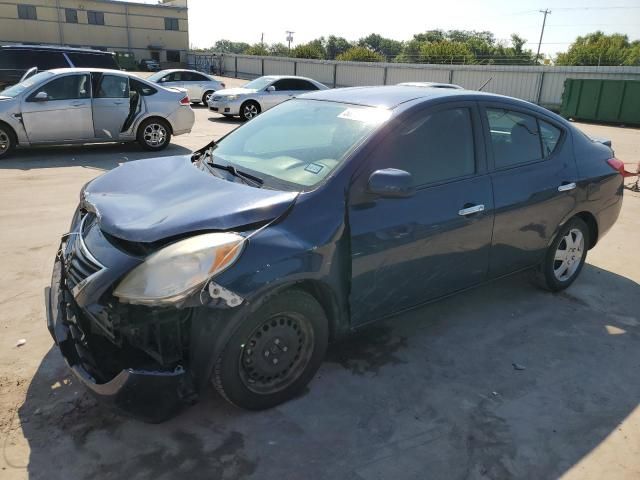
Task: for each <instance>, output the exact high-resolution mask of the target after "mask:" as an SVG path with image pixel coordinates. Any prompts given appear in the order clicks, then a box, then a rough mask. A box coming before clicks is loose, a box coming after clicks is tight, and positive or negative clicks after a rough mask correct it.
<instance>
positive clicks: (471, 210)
mask: <svg viewBox="0 0 640 480" xmlns="http://www.w3.org/2000/svg"><path fill="white" fill-rule="evenodd" d="M483 210H484V205H472V206H471V207H466V208H463V209H462V210H458V215H460V216H461V217H466V216H467V215H471V214H473V213H478V212H482V211H483Z"/></svg>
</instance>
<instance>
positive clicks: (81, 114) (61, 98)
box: [22, 73, 93, 143]
mask: <svg viewBox="0 0 640 480" xmlns="http://www.w3.org/2000/svg"><path fill="white" fill-rule="evenodd" d="M36 97H37V98H36ZM22 120H23V122H24V127H25V130H26V132H27V137H28V138H29V142H30V143H44V142H56V143H64V142H65V141H78V140H88V139H91V138H93V122H92V114H91V81H90V76H89V74H86V73H82V74H70V75H63V76H58V77H56V78H55V79H53V80H51V81H50V82H48V83H46V84H44V85H42V86H41V87H39V88H37V89H35V90H34V91H33V92H32V93H31V94H29V95H28V96H27V97H26V98H25V99H24V100H23V102H22Z"/></svg>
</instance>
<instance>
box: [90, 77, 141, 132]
mask: <svg viewBox="0 0 640 480" xmlns="http://www.w3.org/2000/svg"><path fill="white" fill-rule="evenodd" d="M94 85H95V89H94V92H95V93H94V95H93V128H94V131H95V136H96V138H102V139H114V140H117V139H119V138H120V132H121V131H122V129H123V126H124V124H125V122H126V120H127V117H128V116H129V109H130V104H129V103H130V102H129V77H127V76H124V75H115V74H110V73H109V74H99V75H96V76H95V78H94ZM134 107H135V105H134Z"/></svg>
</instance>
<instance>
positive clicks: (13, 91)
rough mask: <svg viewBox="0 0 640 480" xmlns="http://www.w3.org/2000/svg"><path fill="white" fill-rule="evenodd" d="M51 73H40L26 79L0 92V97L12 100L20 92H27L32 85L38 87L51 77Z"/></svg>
mask: <svg viewBox="0 0 640 480" xmlns="http://www.w3.org/2000/svg"><path fill="white" fill-rule="evenodd" d="M53 75H54V74H53V73H51V72H40V73H36V74H35V75H34V76H33V77H29V78H27V79H26V80H25V81H23V82H20V83H18V84H16V85H13V86H11V87H9V88H7V89H5V90H3V91H2V92H0V97H10V98H14V97H17V96H18V95H20V94H21V93H22V92H24V91H26V90H29V89H30V88H31V87H33V86H34V85H38V84H39V83H41V82H43V81H45V80H46V79H48V78H51V77H53Z"/></svg>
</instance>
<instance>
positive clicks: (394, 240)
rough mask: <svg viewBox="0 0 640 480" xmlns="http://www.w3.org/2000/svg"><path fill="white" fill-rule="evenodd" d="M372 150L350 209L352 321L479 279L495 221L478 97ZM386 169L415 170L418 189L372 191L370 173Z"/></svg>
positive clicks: (434, 113)
mask: <svg viewBox="0 0 640 480" xmlns="http://www.w3.org/2000/svg"><path fill="white" fill-rule="evenodd" d="M372 157H373V158H371V159H370V160H369V163H368V165H367V166H366V167H365V168H364V169H363V173H362V175H360V176H359V177H358V179H357V181H356V182H355V184H354V186H353V187H352V189H351V192H350V199H349V206H348V209H349V210H348V218H349V228H350V234H351V260H352V282H351V298H350V302H351V316H352V321H353V323H354V324H355V325H357V324H363V323H368V322H370V321H372V320H375V319H378V318H381V317H384V316H387V315H390V314H393V313H396V312H398V311H401V310H403V309H406V308H409V307H412V306H415V305H418V304H420V303H422V302H425V301H428V300H431V299H434V298H437V297H441V296H443V295H446V294H449V293H452V292H454V291H456V290H460V289H463V288H466V287H470V286H472V285H475V284H478V283H480V282H482V281H484V280H485V278H486V275H487V269H488V264H489V250H490V246H491V231H492V227H493V194H492V190H491V179H490V177H489V175H488V173H487V171H486V164H485V154H484V146H483V139H482V133H481V127H480V118H479V114H478V112H477V107H476V105H475V104H474V103H472V102H456V103H449V104H446V105H443V106H439V107H437V108H430V109H428V110H424V111H423V112H420V113H417V114H414V115H413V116H412V117H410V118H409V119H407V121H405V122H403V123H402V125H400V126H399V127H398V128H397V129H395V130H394V131H392V132H391V133H390V134H389V135H388V136H387V137H385V138H384V143H383V144H382V145H381V146H380V147H379V148H377V149H376V151H375V153H374V154H373V155H372ZM385 168H397V169H401V170H405V171H407V172H409V173H411V174H412V177H413V181H414V184H415V186H416V193H415V194H414V195H413V196H412V197H409V198H380V197H375V196H373V195H372V194H370V193H368V192H367V189H366V186H367V180H368V178H369V176H370V174H371V173H372V172H374V171H375V170H379V169H385ZM473 207H475V208H473Z"/></svg>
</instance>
